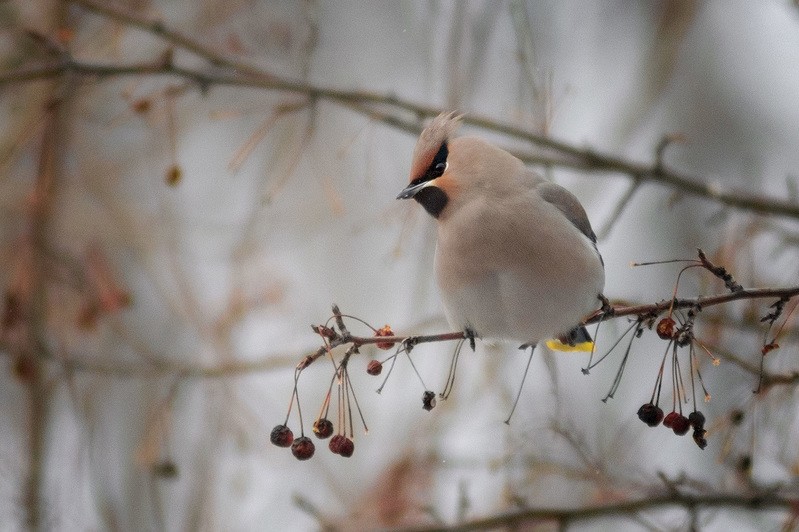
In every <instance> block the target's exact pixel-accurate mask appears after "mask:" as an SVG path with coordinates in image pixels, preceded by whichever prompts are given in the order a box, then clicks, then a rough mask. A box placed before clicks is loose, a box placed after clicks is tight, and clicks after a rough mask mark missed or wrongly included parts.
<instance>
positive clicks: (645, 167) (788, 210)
mask: <svg viewBox="0 0 799 532" xmlns="http://www.w3.org/2000/svg"><path fill="white" fill-rule="evenodd" d="M73 1H76V0H73ZM85 1H86V0H80V2H85ZM168 35H171V33H168ZM195 44H196V43H195ZM210 58H214V61H216V60H217V59H218V58H217V56H215V55H212V56H210V57H209V59H210ZM224 64H225V65H227V66H230V67H231V69H232V70H233V72H216V71H213V72H211V71H203V70H197V69H191V68H184V67H180V66H177V65H174V64H173V63H172V62H171V61H157V62H152V63H136V64H128V65H119V64H96V63H87V62H81V61H77V60H75V59H71V58H67V59H62V60H60V61H57V62H54V63H51V64H46V65H40V66H34V67H21V68H19V69H17V70H12V71H8V72H4V73H0V86H2V85H4V84H9V83H19V82H25V81H32V80H36V79H47V78H52V77H55V76H60V75H62V74H64V73H66V72H72V73H75V74H80V75H83V76H97V77H100V78H109V77H116V76H131V75H133V76H143V75H151V76H177V77H181V78H184V79H188V80H190V81H192V82H194V83H195V84H196V85H197V86H198V87H199V88H200V90H201V91H206V90H208V89H209V88H210V87H212V86H215V85H216V86H233V87H250V88H260V89H264V90H275V91H285V92H293V93H298V94H303V95H306V96H307V97H309V98H311V99H313V100H327V101H332V102H334V103H337V104H340V105H343V106H345V107H348V108H350V109H353V110H355V111H357V112H359V113H361V114H364V115H366V116H369V117H370V118H371V119H373V120H378V121H380V122H382V123H384V124H386V125H389V126H392V127H396V128H398V129H402V130H405V131H408V132H410V133H412V134H418V133H419V132H420V131H421V129H422V125H421V123H420V121H419V118H423V117H429V116H435V115H437V114H439V113H441V112H442V111H443V109H441V108H439V107H434V106H429V105H424V104H419V103H415V102H411V101H409V100H404V99H401V98H398V97H396V96H393V95H384V94H380V93H375V92H369V91H357V90H340V89H334V88H331V87H325V86H322V85H314V84H311V83H307V82H304V81H293V80H288V79H285V78H280V77H277V76H275V75H273V74H271V73H269V72H266V71H263V70H256V71H253V70H252V68H251V67H248V66H247V65H241V64H239V63H237V62H234V61H231V60H226V61H225V62H224ZM368 104H371V105H368ZM372 105H381V106H384V107H389V108H391V109H394V111H392V112H379V111H378V110H377V109H374V108H372ZM397 112H412V113H413V114H414V116H415V117H416V118H415V119H412V120H409V119H405V118H401V117H399V116H398V115H396V114H395V113H397ZM463 122H464V123H465V124H468V125H471V126H475V127H479V128H482V129H485V130H489V131H494V132H498V133H502V134H504V135H507V136H509V137H513V138H516V139H519V140H523V141H527V142H530V143H531V144H533V145H535V146H537V147H538V148H539V150H538V151H530V150H518V149H516V150H508V151H510V152H511V153H513V154H514V155H515V156H517V157H518V158H520V159H521V160H522V161H524V162H526V163H528V164H540V165H547V166H558V167H562V168H571V169H575V170H580V171H583V172H597V173H618V174H623V175H627V176H630V177H631V178H632V179H634V180H636V181H638V182H641V183H643V182H647V181H648V182H653V183H658V184H661V185H666V186H669V187H671V188H675V189H677V190H679V191H680V192H682V193H685V194H690V195H694V196H699V197H703V198H707V199H711V200H714V201H717V202H719V203H722V204H724V205H727V206H730V207H735V208H739V209H742V210H748V211H751V212H755V213H758V214H767V215H778V216H786V217H790V218H796V219H799V204H797V203H796V202H794V201H791V200H787V201H786V200H782V199H779V198H774V197H766V196H760V195H756V194H748V193H745V192H743V191H740V190H732V189H723V188H722V187H721V186H719V185H718V184H715V183H706V182H704V181H705V180H703V179H702V178H701V177H699V176H693V175H690V174H685V173H680V172H677V171H675V170H671V169H669V168H666V167H665V166H664V165H663V164H662V162H658V161H656V162H654V163H640V162H634V161H630V160H627V159H624V158H621V157H617V156H614V155H611V154H608V153H603V152H599V151H596V150H593V149H590V148H578V147H576V146H573V145H571V144H569V143H567V142H563V141H558V140H555V139H552V138H551V137H547V136H545V135H541V134H537V133H533V132H531V131H528V130H526V129H523V128H519V127H516V126H513V125H509V124H504V123H501V122H498V121H496V120H492V119H490V118H486V117H481V116H479V115H474V114H469V115H466V116H464V118H463ZM542 148H543V149H544V151H545V153H541V151H540V149H542Z"/></svg>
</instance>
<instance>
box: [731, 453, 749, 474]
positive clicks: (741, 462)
mask: <svg viewBox="0 0 799 532" xmlns="http://www.w3.org/2000/svg"><path fill="white" fill-rule="evenodd" d="M735 467H736V469H738V471H740V472H741V473H749V472H750V471H751V469H752V457H751V456H749V455H748V454H745V455H743V456H742V457H740V458H739V459H738V463H737V464H735Z"/></svg>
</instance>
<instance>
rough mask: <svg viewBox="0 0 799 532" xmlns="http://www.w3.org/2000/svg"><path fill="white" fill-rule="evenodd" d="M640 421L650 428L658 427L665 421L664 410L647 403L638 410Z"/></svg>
mask: <svg viewBox="0 0 799 532" xmlns="http://www.w3.org/2000/svg"><path fill="white" fill-rule="evenodd" d="M638 419H640V420H641V421H643V422H644V423H646V424H647V425H649V426H650V427H657V426H658V425H659V424H660V422H661V421H663V409H661V408H660V407H659V406H655V405H653V404H652V403H646V404H644V405H641V408H639V409H638Z"/></svg>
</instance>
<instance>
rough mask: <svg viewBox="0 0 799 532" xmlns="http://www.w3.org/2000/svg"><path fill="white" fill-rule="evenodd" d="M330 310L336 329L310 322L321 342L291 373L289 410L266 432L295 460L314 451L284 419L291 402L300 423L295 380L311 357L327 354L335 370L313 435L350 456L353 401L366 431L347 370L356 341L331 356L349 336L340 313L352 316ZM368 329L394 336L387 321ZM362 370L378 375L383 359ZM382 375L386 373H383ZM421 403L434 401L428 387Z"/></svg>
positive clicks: (387, 344) (386, 344) (387, 345)
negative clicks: (337, 358) (333, 407)
mask: <svg viewBox="0 0 799 532" xmlns="http://www.w3.org/2000/svg"><path fill="white" fill-rule="evenodd" d="M334 312H335V313H336V314H335V315H334V318H335V319H336V324H335V325H337V326H338V329H339V331H336V329H335V328H334V327H335V326H333V325H330V323H329V322H328V324H325V325H316V326H313V330H314V332H315V333H317V334H318V335H319V336H320V337H321V338H322V340H323V342H324V345H323V346H322V348H320V349H319V350H318V351H317V352H316V353H314V354H312V355H308V356H306V357H305V358H304V359H303V360H302V361H300V363H299V364H298V365H297V368H296V369H295V376H294V391H293V393H292V396H291V401H290V403H289V412H288V414H287V415H286V421H285V422H284V423H283V424H281V425H277V426H275V428H274V429H272V433H271V436H270V440H271V442H272V443H273V444H274V445H276V446H278V447H291V452H292V454H293V455H294V456H295V457H296V458H297V459H298V460H308V459H309V458H311V457H312V456H313V455H314V452H315V451H316V446H315V445H314V442H313V441H312V440H311V438H308V437H307V436H305V434H304V433H301V434H300V437H299V438H296V439H295V438H294V434H293V433H292V431H291V429H290V428H289V427H288V420H289V417H290V415H291V409H292V407H293V406H294V404H295V402H296V405H297V414H298V417H299V421H300V426H302V412H301V410H300V402H299V395H298V389H297V383H298V380H299V375H300V373H301V372H302V371H303V370H304V369H305V368H307V367H308V366H309V365H310V364H311V363H313V362H314V361H315V360H317V359H318V358H321V357H322V356H324V355H329V358H330V360H331V362H332V363H333V367H334V370H335V371H334V373H333V378H332V379H331V381H330V386H329V387H328V390H327V394H326V395H325V399H324V401H323V402H322V407H321V409H320V411H319V415H318V416H317V418H316V420H315V421H314V423H313V433H314V435H315V436H316V437H317V438H319V439H320V440H325V439H328V438H330V441H329V442H328V448H329V449H330V451H331V452H332V453H334V454H338V455H340V456H343V457H345V458H349V457H350V456H352V454H353V452H354V451H355V443H354V441H353V440H354V434H355V433H354V427H353V404H354V405H355V410H356V411H357V414H358V416H359V417H360V420H361V423H362V424H363V428H364V431H368V429H367V427H366V422H365V420H364V417H363V414H362V413H361V408H360V405H359V404H358V399H357V397H356V396H355V392H354V390H353V387H352V382H351V380H350V374H349V360H350V357H351V356H352V355H353V354H356V353H358V352H359V351H358V344H357V343H355V342H353V345H352V346H351V347H350V348H349V349H347V351H346V352H345V354H344V356H343V358H342V359H341V361H340V362H338V363H337V362H336V361H335V359H334V358H333V356H332V349H333V348H334V347H336V346H337V345H341V344H342V343H347V341H348V340H349V339H351V338H352V337H351V336H350V334H349V332H348V331H347V328H346V326H345V325H344V322H343V319H342V318H343V317H349V318H352V316H344V315H342V314H340V313H338V309H337V308H334ZM356 319H357V318H356ZM359 321H361V320H359ZM366 325H368V324H366ZM372 331H373V333H374V337H375V338H382V337H387V338H393V337H394V332H393V331H392V330H391V327H390V326H388V325H386V326H384V327H381V328H379V329H374V328H372ZM350 341H351V340H350ZM374 344H375V345H376V347H378V348H379V349H384V350H388V349H392V348H393V347H394V345H395V342H393V341H377V342H374ZM405 350H406V351H409V350H410V347H407V346H406V347H405ZM400 351H402V349H400ZM391 359H392V367H393V361H395V360H396V354H394V355H393V356H392V357H391ZM366 372H367V373H368V374H369V375H373V376H377V375H380V374H381V373H382V372H383V362H381V361H379V360H376V359H373V360H370V361H369V363H368V364H367V367H366ZM390 372H391V368H389V374H390ZM386 377H388V375H386ZM384 384H385V381H384ZM334 385H335V386H336V393H335V400H336V405H337V406H336V411H337V416H336V417H337V422H336V424H335V425H334V423H333V421H331V420H330V419H329V418H328V415H329V413H330V405H331V403H332V402H333V399H334V393H333V387H334ZM381 388H382V386H381ZM378 391H379V390H378ZM422 403H423V407H424V409H425V410H431V409H432V408H433V407H434V406H435V404H436V400H435V394H434V393H433V392H431V391H426V392H425V393H424V395H423V397H422ZM336 427H338V430H336ZM334 433H335V434H334Z"/></svg>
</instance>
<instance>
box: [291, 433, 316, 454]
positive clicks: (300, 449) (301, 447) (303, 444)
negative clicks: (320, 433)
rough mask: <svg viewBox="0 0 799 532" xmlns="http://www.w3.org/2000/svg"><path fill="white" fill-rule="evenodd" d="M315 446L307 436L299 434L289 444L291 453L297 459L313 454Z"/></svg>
mask: <svg viewBox="0 0 799 532" xmlns="http://www.w3.org/2000/svg"><path fill="white" fill-rule="evenodd" d="M315 450H316V446H315V445H314V444H313V442H312V441H311V438H309V437H308V436H300V437H299V438H297V439H296V440H294V443H292V444H291V454H293V455H294V458H296V459H297V460H308V459H309V458H310V457H312V456H313V453H314V451H315Z"/></svg>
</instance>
